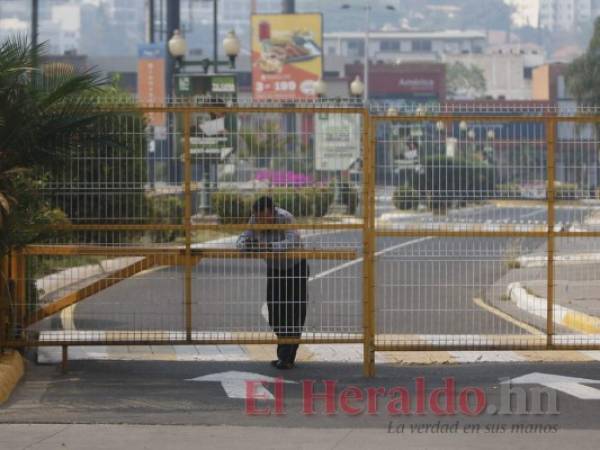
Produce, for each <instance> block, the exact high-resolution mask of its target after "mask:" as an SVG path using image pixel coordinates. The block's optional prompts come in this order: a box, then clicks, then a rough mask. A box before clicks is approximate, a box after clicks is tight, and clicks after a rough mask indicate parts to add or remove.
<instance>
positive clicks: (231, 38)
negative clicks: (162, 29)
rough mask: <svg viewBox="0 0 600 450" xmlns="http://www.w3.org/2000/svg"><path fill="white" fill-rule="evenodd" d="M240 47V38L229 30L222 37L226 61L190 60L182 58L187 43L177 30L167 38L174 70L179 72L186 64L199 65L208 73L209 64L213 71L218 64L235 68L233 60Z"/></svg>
mask: <svg viewBox="0 0 600 450" xmlns="http://www.w3.org/2000/svg"><path fill="white" fill-rule="evenodd" d="M240 47H241V45H240V40H239V39H238V37H237V35H236V34H235V31H234V30H231V31H230V32H229V33H227V36H225V39H223V49H224V50H225V54H226V55H227V57H228V61H219V60H216V59H215V60H212V59H210V58H204V59H200V60H195V61H192V60H185V59H184V57H185V54H186V52H187V43H186V41H185V39H184V37H183V36H182V35H181V33H180V32H179V30H175V31H174V32H173V36H172V37H171V39H169V53H170V54H171V56H173V57H174V58H175V62H176V64H175V72H180V71H181V70H182V69H183V68H184V67H187V66H201V67H202V69H203V70H204V73H208V70H209V69H210V67H211V66H212V67H213V70H214V72H215V73H217V68H218V67H219V66H229V68H230V69H235V60H236V58H237V56H238V54H239V52H240Z"/></svg>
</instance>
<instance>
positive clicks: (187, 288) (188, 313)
mask: <svg viewBox="0 0 600 450" xmlns="http://www.w3.org/2000/svg"><path fill="white" fill-rule="evenodd" d="M183 155H184V160H183V161H184V219H183V220H184V226H185V274H184V293H183V295H184V311H185V312H184V314H185V336H186V340H187V341H191V340H192V155H191V150H190V112H189V111H188V110H185V111H184V112H183Z"/></svg>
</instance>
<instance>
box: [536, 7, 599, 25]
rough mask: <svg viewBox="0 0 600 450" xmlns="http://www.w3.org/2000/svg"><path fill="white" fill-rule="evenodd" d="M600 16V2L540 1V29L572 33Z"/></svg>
mask: <svg viewBox="0 0 600 450" xmlns="http://www.w3.org/2000/svg"><path fill="white" fill-rule="evenodd" d="M599 15H600V0H540V8H539V21H538V22H539V27H540V28H544V29H546V30H549V31H570V30H573V29H574V28H577V27H578V26H580V25H582V24H586V23H589V22H590V21H592V20H594V19H595V18H596V17H598V16H599Z"/></svg>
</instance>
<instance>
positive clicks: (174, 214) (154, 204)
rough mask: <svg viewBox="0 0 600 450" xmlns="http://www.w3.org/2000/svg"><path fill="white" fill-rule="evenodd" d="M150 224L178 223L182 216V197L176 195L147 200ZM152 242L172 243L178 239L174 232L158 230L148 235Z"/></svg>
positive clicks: (176, 233)
mask: <svg viewBox="0 0 600 450" xmlns="http://www.w3.org/2000/svg"><path fill="white" fill-rule="evenodd" d="M148 209H149V212H150V217H151V220H152V223H156V224H172V223H180V222H181V220H182V218H183V215H184V201H183V197H181V196H177V195H164V196H156V197H151V198H149V199H148ZM150 237H151V239H152V242H173V241H174V240H175V239H177V237H178V232H177V231H174V230H158V231H153V232H152V233H151V234H150Z"/></svg>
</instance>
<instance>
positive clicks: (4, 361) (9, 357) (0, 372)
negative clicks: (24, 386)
mask: <svg viewBox="0 0 600 450" xmlns="http://www.w3.org/2000/svg"><path fill="white" fill-rule="evenodd" d="M24 373H25V364H24V363H23V358H22V357H21V354H20V353H19V352H17V351H9V352H7V353H4V354H0V405H2V404H3V403H4V402H5V401H6V400H8V398H9V397H10V394H11V393H12V391H13V390H14V389H15V387H16V386H17V383H19V380H21V378H22V377H23V374H24Z"/></svg>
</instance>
